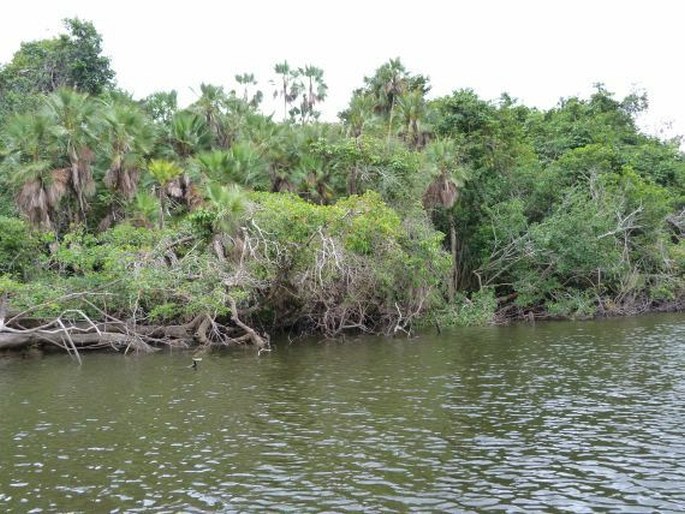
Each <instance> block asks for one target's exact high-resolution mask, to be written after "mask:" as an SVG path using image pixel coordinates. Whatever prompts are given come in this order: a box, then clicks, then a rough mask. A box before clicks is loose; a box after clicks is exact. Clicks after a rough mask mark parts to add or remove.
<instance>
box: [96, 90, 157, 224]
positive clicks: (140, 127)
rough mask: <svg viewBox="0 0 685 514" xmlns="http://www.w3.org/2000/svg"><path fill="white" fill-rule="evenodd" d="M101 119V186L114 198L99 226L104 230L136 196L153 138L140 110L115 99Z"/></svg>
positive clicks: (131, 104) (130, 103) (149, 126)
mask: <svg viewBox="0 0 685 514" xmlns="http://www.w3.org/2000/svg"><path fill="white" fill-rule="evenodd" d="M102 118H103V121H104V125H105V132H104V140H105V141H104V142H105V153H106V155H107V159H108V161H109V164H108V168H107V171H106V173H105V177H104V183H105V185H106V186H107V187H108V188H109V189H110V190H111V191H112V192H113V193H114V194H115V195H116V197H117V199H116V201H115V202H113V203H112V204H111V205H110V213H109V214H108V216H107V217H106V218H105V220H103V223H104V225H103V223H101V225H103V228H106V226H109V225H110V224H111V223H112V222H114V221H115V220H116V218H117V217H118V216H119V215H123V204H124V203H126V202H128V201H130V200H132V199H133V197H134V196H135V195H136V193H137V191H138V180H139V178H140V169H141V167H142V166H143V159H144V158H145V156H146V155H147V154H148V153H149V152H150V151H151V150H152V147H153V144H154V136H155V134H154V130H153V127H152V125H151V123H150V121H149V120H148V118H147V117H146V116H145V115H144V114H143V112H142V110H141V109H140V108H139V107H138V106H137V105H135V104H134V103H132V102H129V101H125V100H121V99H118V100H114V101H112V102H110V103H109V104H105V105H104V110H103V116H102Z"/></svg>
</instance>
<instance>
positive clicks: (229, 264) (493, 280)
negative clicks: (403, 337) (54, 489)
mask: <svg viewBox="0 0 685 514" xmlns="http://www.w3.org/2000/svg"><path fill="white" fill-rule="evenodd" d="M65 27H66V29H67V34H65V35H62V36H60V37H59V38H56V39H50V40H44V41H37V42H31V43H25V44H23V45H22V46H21V48H20V49H19V51H18V52H17V53H16V54H15V55H14V58H13V59H12V61H11V62H10V63H8V64H6V65H4V66H2V67H0V293H1V294H2V297H3V300H2V312H0V320H2V323H1V324H0V345H2V344H3V343H4V344H5V345H6V346H10V345H12V344H17V345H18V344H23V343H25V342H27V341H40V340H49V341H52V342H55V343H57V344H63V345H65V346H66V347H75V346H76V345H77V344H83V345H88V344H90V345H95V346H98V345H113V346H120V345H127V346H129V345H134V346H137V347H142V346H144V345H146V344H148V343H162V342H169V341H171V340H183V341H188V340H191V339H192V340H194V341H196V342H198V343H203V344H212V343H215V344H227V343H236V342H251V343H254V344H257V345H258V346H264V345H267V344H268V336H267V335H266V334H267V333H274V332H277V331H293V332H296V333H305V332H318V333H323V334H325V335H327V336H336V335H339V334H342V333H345V332H346V331H350V330H354V331H364V332H373V333H388V334H392V333H397V332H398V331H399V332H409V331H410V330H411V329H412V328H413V327H415V326H416V325H417V324H428V323H437V324H438V325H440V326H442V325H445V324H451V323H460V324H468V323H487V322H502V321H506V320H509V319H517V318H521V319H530V318H545V317H591V316H596V315H611V314H626V313H628V314H629V313H637V312H643V311H647V310H654V309H673V308H680V307H682V299H683V292H684V291H685V277H684V276H683V269H685V266H684V265H685V243H684V242H683V233H684V231H685V161H684V159H683V154H682V153H681V152H680V150H679V141H660V140H658V139H656V138H654V137H650V136H648V135H645V134H642V133H640V131H639V130H638V129H637V127H636V123H635V118H636V116H637V115H638V114H639V113H640V112H641V111H643V110H644V109H645V108H646V107H647V99H646V97H645V96H639V95H631V96H628V97H626V98H624V99H622V100H618V99H616V98H614V95H612V94H611V93H610V92H608V91H606V90H605V89H604V88H603V87H602V85H597V86H596V88H595V92H594V94H592V96H591V97H590V98H587V99H583V98H566V99H563V100H561V101H560V102H559V104H558V105H557V106H556V107H555V108H553V109H550V110H548V111H542V110H539V109H535V108H529V107H526V106H524V105H521V104H519V103H517V102H516V101H515V100H514V99H512V98H510V97H509V96H507V95H506V94H504V95H502V97H501V98H500V99H499V100H498V101H496V102H490V101H486V100H483V99H481V98H479V97H478V96H477V94H476V93H475V92H474V91H471V90H456V91H454V92H453V93H452V94H451V95H449V96H446V97H442V98H437V99H434V100H429V99H428V98H427V94H428V92H429V90H430V82H429V80H428V78H427V77H425V76H422V75H420V74H413V73H411V72H409V71H407V69H405V67H404V66H403V64H402V63H401V62H400V60H399V59H397V60H390V61H388V62H387V63H385V64H383V65H382V66H380V67H379V68H378V69H377V70H376V71H375V72H374V73H373V74H372V75H370V76H369V77H365V78H364V79H363V83H362V86H361V87H360V89H358V90H357V91H355V92H354V94H353V96H352V98H351V100H350V102H349V106H348V107H347V109H345V111H344V112H342V113H340V116H339V118H340V121H339V122H338V123H322V122H319V121H318V118H319V112H318V108H319V106H320V103H321V102H323V101H325V98H326V93H327V86H326V84H325V81H324V72H323V70H321V69H319V68H316V67H314V66H303V67H291V66H290V65H289V64H288V63H287V62H283V63H281V64H278V65H276V66H275V67H274V73H275V80H274V81H272V84H274V86H273V87H274V89H275V90H274V91H268V92H267V93H273V94H274V96H275V97H277V98H278V99H279V102H282V112H279V113H278V114H272V115H265V114H263V113H262V112H261V110H260V105H261V102H262V97H263V93H262V92H261V91H259V90H258V88H257V86H258V84H257V82H256V80H255V78H254V77H253V76H252V75H251V74H247V73H246V74H242V75H237V76H236V83H237V86H236V89H235V90H231V91H226V90H225V89H224V88H223V87H219V86H213V85H208V84H202V85H201V86H200V95H199V98H197V100H196V101H195V102H194V103H193V104H192V105H190V106H188V107H186V108H179V106H178V105H177V101H176V93H175V92H174V91H169V92H158V93H155V94H153V95H150V96H149V97H147V98H144V99H142V100H139V101H136V100H134V99H132V98H131V96H130V95H129V94H127V93H126V92H124V91H121V90H119V89H117V88H116V86H115V83H114V73H113V71H112V70H111V69H110V66H109V61H108V59H107V58H105V57H103V56H102V55H101V48H100V44H101V39H100V36H99V35H98V33H97V32H96V31H95V29H94V28H93V26H92V24H90V23H88V22H84V21H80V20H77V19H75V20H66V21H65ZM279 111H280V109H279ZM41 323H44V325H43V326H41ZM3 338H4V339H3Z"/></svg>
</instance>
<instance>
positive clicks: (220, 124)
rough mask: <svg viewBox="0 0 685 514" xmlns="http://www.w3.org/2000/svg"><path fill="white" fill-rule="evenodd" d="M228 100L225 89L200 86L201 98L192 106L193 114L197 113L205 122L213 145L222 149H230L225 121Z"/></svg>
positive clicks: (205, 85) (207, 85) (206, 85)
mask: <svg viewBox="0 0 685 514" xmlns="http://www.w3.org/2000/svg"><path fill="white" fill-rule="evenodd" d="M227 99H228V97H227V95H226V93H225V92H224V88H223V87H221V86H213V85H211V84H200V98H199V99H198V100H197V102H195V103H194V104H193V105H191V106H190V110H191V111H192V112H195V113H197V114H198V115H200V116H201V117H202V118H203V119H204V120H205V125H206V126H207V129H208V130H209V133H210V134H211V138H212V139H213V143H214V144H215V145H217V146H218V147H220V148H227V147H228V137H227V130H226V127H225V120H224V117H225V105H226V102H227Z"/></svg>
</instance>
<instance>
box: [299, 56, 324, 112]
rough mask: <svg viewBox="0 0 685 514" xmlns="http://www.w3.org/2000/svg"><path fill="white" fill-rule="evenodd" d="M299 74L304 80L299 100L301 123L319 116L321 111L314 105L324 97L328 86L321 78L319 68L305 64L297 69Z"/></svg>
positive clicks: (321, 73)
mask: <svg viewBox="0 0 685 514" xmlns="http://www.w3.org/2000/svg"><path fill="white" fill-rule="evenodd" d="M299 74H300V76H302V77H303V78H304V80H305V82H306V86H305V87H306V90H304V91H303V92H302V101H301V102H300V119H301V120H302V123H305V122H307V121H308V120H310V119H312V118H313V119H318V118H319V116H320V114H321V113H320V112H319V111H317V110H316V109H315V107H316V105H317V104H319V103H321V102H323V101H324V100H325V99H326V95H327V94H328V86H327V85H326V83H325V82H324V80H323V70H322V69H321V68H317V67H316V66H311V65H307V66H305V67H304V68H300V69H299Z"/></svg>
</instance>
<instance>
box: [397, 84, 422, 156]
mask: <svg viewBox="0 0 685 514" xmlns="http://www.w3.org/2000/svg"><path fill="white" fill-rule="evenodd" d="M397 106H398V111H399V114H400V118H401V120H402V125H403V127H402V137H403V139H404V141H405V142H406V143H407V145H408V146H409V147H410V148H413V149H419V148H421V147H423V146H424V144H425V143H426V132H425V130H424V128H425V127H423V122H424V120H425V117H426V112H427V109H426V100H425V98H424V97H423V94H422V93H421V91H418V90H414V91H408V92H407V93H406V94H405V95H403V96H401V97H400V99H399V101H398V102H397Z"/></svg>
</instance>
